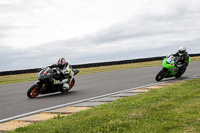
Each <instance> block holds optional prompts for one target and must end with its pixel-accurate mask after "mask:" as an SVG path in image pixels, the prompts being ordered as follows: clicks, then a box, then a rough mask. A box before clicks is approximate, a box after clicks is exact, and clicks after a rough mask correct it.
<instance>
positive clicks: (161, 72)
mask: <svg viewBox="0 0 200 133" xmlns="http://www.w3.org/2000/svg"><path fill="white" fill-rule="evenodd" d="M164 75H165V70H163V69H162V70H160V71H159V72H158V74H157V75H156V78H155V79H156V81H161V80H162V79H163V78H164Z"/></svg>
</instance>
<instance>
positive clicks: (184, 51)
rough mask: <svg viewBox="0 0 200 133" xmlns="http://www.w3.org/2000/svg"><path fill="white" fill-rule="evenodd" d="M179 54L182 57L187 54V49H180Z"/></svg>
mask: <svg viewBox="0 0 200 133" xmlns="http://www.w3.org/2000/svg"><path fill="white" fill-rule="evenodd" d="M178 53H179V55H180V56H182V55H184V54H185V53H186V48H185V47H183V46H182V47H180V48H179V49H178Z"/></svg>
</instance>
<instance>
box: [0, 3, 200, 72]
mask: <svg viewBox="0 0 200 133" xmlns="http://www.w3.org/2000/svg"><path fill="white" fill-rule="evenodd" d="M71 2H72V3H64V1H63V0H58V1H53V0H50V1H49V2H45V1H43V2H41V1H38V0H35V1H24V0H21V1H18V2H16V3H13V4H11V5H10V4H9V3H7V5H6V6H7V7H6V6H5V4H6V3H4V6H3V7H4V9H2V8H1V10H2V11H3V10H4V11H7V12H6V13H5V14H3V15H0V18H5V17H6V15H10V18H12V20H13V22H11V21H10V20H9V19H5V20H4V21H3V22H0V38H1V41H0V56H1V58H0V62H1V63H2V64H3V65H1V66H0V71H3V70H16V69H26V68H38V67H42V66H47V65H51V64H53V63H56V61H57V60H58V59H59V58H60V57H65V58H66V59H67V60H68V61H69V62H70V63H71V64H83V63H91V62H101V61H113V60H123V59H133V58H142V57H153V56H163V55H167V54H171V53H175V52H176V51H177V49H178V47H179V46H182V45H183V46H186V47H187V50H188V52H189V53H198V52H199V51H200V45H199V41H200V28H199V24H200V21H199V20H200V14H199V11H200V8H199V7H198V6H197V5H199V3H200V2H199V1H195V0H194V1H188V0H177V1H174V0H169V1H164V0H161V1H160V0H144V1H134V2H133V3H131V2H132V1H129V0H127V1H123V2H122V1H120V0H117V1H114V0H109V1H107V2H108V4H105V3H104V2H105V1H98V0H97V1H90V2H91V3H86V2H81V1H71ZM96 2H97V3H96ZM130 3H131V4H130ZM0 4H1V3H0ZM67 4H69V5H70V6H69V8H67V9H65V8H66V7H68V6H67ZM74 5H77V6H76V8H74V7H73V6H74ZM120 5H121V6H120ZM0 6H1V5H0ZM9 6H12V7H14V8H13V9H12V10H10V9H11V7H9ZM64 7H65V8H64ZM104 7H105V8H104ZM124 7H125V8H124ZM126 8H128V9H127V10H126ZM16 9H17V10H16ZM18 9H19V10H18ZM58 9H60V10H58ZM8 10H9V11H8ZM15 10H16V12H17V15H16V14H15V13H14V11H15ZM104 10H105V11H104ZM24 11H26V12H24ZM71 12H72V13H71ZM121 12H122V13H121ZM106 13H107V14H106ZM20 14H21V15H22V16H25V18H23V17H19V18H20V19H19V20H18V15H20ZM29 15H30V16H29ZM73 15H75V16H78V17H72V16H73ZM104 15H105V16H104ZM51 16H52V17H51ZM90 17H91V18H90ZM117 17H119V18H117ZM71 19H72V20H71ZM14 23H16V25H14ZM66 27H67V28H66ZM40 28H41V30H39V29H40ZM78 32H80V33H78ZM76 33H78V34H76ZM70 34H72V36H70ZM12 35H13V37H12V38H11V36H12ZM68 35H69V36H68ZM6 38H7V39H9V40H11V41H5V40H4V39H6ZM11 43H14V44H16V45H20V43H21V46H23V45H24V44H27V46H25V47H15V46H12V45H11ZM5 44H9V45H5Z"/></svg>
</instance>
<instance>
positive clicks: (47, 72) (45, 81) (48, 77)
mask: <svg viewBox="0 0 200 133" xmlns="http://www.w3.org/2000/svg"><path fill="white" fill-rule="evenodd" d="M72 71H73V72H74V75H76V74H78V73H79V70H78V69H72ZM53 78H54V79H56V80H60V81H62V80H63V79H64V75H62V74H61V73H60V72H59V70H58V69H55V68H50V67H46V68H44V69H42V70H41V71H40V72H39V74H38V80H39V81H38V82H37V83H35V84H34V85H32V86H31V87H30V88H29V89H28V92H27V96H28V97H29V98H35V97H37V96H38V95H39V94H47V93H54V92H59V91H60V92H67V91H69V90H70V89H71V88H72V87H73V86H74V84H75V79H74V78H73V79H72V81H71V82H70V83H69V89H68V90H66V91H64V90H63V84H54V81H53Z"/></svg>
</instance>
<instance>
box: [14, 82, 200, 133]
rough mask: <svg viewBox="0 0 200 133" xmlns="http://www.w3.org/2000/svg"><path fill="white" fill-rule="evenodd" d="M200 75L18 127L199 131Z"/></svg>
mask: <svg viewBox="0 0 200 133" xmlns="http://www.w3.org/2000/svg"><path fill="white" fill-rule="evenodd" d="M199 103H200V79H195V80H190V81H187V82H182V83H180V84H174V85H172V86H169V87H164V88H161V89H154V90H151V91H149V92H147V93H143V94H138V95H135V96H131V97H127V98H122V99H118V100H116V101H114V102H112V103H108V104H104V105H101V106H97V107H94V108H91V109H89V110H86V111H80V112H77V113H76V114H73V115H69V116H66V117H57V118H53V119H49V120H47V121H45V122H41V123H37V124H32V125H29V126H27V127H24V128H18V129H16V130H15V131H14V132H17V133H18V132H19V133H20V132H22V133H23V132H24V133H44V132H49V133H50V132H53V133H98V132H100V133H105V132H109V133H110V132H113V133H134V132H135V133H184V132H185V133H187V132H192V133H199V132H200V104H199Z"/></svg>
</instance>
